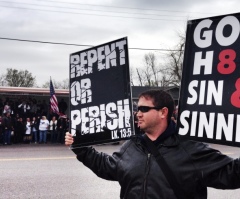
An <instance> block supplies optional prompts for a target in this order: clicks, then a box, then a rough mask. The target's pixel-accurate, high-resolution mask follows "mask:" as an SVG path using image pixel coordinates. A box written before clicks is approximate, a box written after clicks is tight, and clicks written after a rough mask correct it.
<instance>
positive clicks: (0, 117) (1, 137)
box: [0, 115, 3, 144]
mask: <svg viewBox="0 0 240 199" xmlns="http://www.w3.org/2000/svg"><path fill="white" fill-rule="evenodd" d="M0 144H3V128H2V116H1V115H0Z"/></svg>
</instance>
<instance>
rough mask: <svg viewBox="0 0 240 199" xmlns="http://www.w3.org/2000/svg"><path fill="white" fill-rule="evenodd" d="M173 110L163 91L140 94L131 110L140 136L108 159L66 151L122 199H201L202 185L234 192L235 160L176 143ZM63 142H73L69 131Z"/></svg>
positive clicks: (239, 177)
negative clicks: (152, 147)
mask: <svg viewBox="0 0 240 199" xmlns="http://www.w3.org/2000/svg"><path fill="white" fill-rule="evenodd" d="M173 109H174V101H173V99H172V97H171V96H170V95H169V94H168V93H166V92H164V91H161V90H150V91H146V92H144V93H142V94H141V95H140V96H139V102H138V112H137V118H138V126H139V127H140V129H141V130H142V131H144V132H145V134H144V135H141V134H139V135H136V136H133V137H132V138H131V139H130V140H129V141H126V142H125V143H124V145H123V146H122V147H121V149H120V151H119V152H115V153H113V154H112V155H111V156H110V155H107V154H105V153H98V152H97V151H95V149H94V148H92V147H82V148H78V149H72V150H73V152H74V153H76V155H77V159H78V160H79V161H81V162H82V163H83V164H84V165H85V166H87V167H88V168H90V169H91V170H92V171H93V172H94V173H95V174H96V175H97V176H99V177H101V178H104V179H107V180H114V181H118V182H119V184H120V185H121V193H120V198H122V199H139V198H143V199H145V198H147V199H160V198H163V199H165V198H170V199H175V198H177V199H179V198H182V199H188V198H189V199H192V198H194V199H199V198H201V199H206V198H207V187H214V188H218V189H236V188H239V187H240V162H239V160H238V159H236V160H234V159H232V158H230V157H228V156H225V155H223V154H221V153H220V152H219V151H217V150H215V149H211V148H209V147H208V146H207V145H206V144H203V143H201V142H195V141H189V140H188V141H187V140H185V141H183V140H181V139H180V138H179V136H178V134H177V133H176V131H175V123H174V122H173V121H172V120H171V116H172V113H173ZM144 136H147V137H148V138H149V139H150V140H151V142H153V143H154V145H155V146H156V147H157V149H158V151H159V152H160V154H161V157H162V158H163V159H164V161H165V162H166V164H167V167H168V169H169V170H170V171H171V172H166V170H163V169H161V168H160V166H159V164H158V162H157V161H156V159H155V156H153V155H152V153H151V152H150V150H149V145H148V144H146V142H145V138H144ZM65 144H66V145H67V146H70V145H71V144H74V138H73V137H72V135H71V134H70V133H67V134H66V136H65ZM167 175H173V176H174V179H175V181H174V184H175V187H178V188H179V190H180V192H181V193H182V194H176V191H175V188H173V186H172V183H170V182H169V180H168V176H167ZM177 193H178V192H177Z"/></svg>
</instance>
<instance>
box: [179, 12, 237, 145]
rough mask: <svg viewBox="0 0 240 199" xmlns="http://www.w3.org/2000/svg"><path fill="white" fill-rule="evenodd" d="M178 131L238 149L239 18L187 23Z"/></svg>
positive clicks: (189, 136) (193, 137)
mask: <svg viewBox="0 0 240 199" xmlns="http://www.w3.org/2000/svg"><path fill="white" fill-rule="evenodd" d="M178 129H179V134H180V135H183V136H185V137H188V138H190V139H195V140H199V141H204V142H211V143H219V144H225V145H233V146H240V14H231V15H224V16H217V17H212V18H206V19H198V20H192V21H189V22H188V26H187V36H186V46H185V54H184V63H183V76H182V83H181V93H180V103H179V117H178Z"/></svg>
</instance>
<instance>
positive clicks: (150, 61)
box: [136, 53, 161, 86]
mask: <svg viewBox="0 0 240 199" xmlns="http://www.w3.org/2000/svg"><path fill="white" fill-rule="evenodd" d="M143 63H144V66H143V67H142V68H136V72H137V79H138V83H139V86H159V85H160V82H161V78H160V74H161V70H160V66H159V64H158V63H157V58H156V56H155V54H154V53H148V54H145V55H144V59H143Z"/></svg>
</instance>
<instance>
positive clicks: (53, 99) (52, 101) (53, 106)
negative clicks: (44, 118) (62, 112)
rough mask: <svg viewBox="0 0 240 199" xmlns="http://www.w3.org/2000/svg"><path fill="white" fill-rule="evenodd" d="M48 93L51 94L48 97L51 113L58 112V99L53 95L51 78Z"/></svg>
mask: <svg viewBox="0 0 240 199" xmlns="http://www.w3.org/2000/svg"><path fill="white" fill-rule="evenodd" d="M50 94H51V97H50V105H51V110H52V112H53V113H57V114H59V109H58V101H57V98H56V95H55V91H54V88H53V83H52V80H51V79H50Z"/></svg>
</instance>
